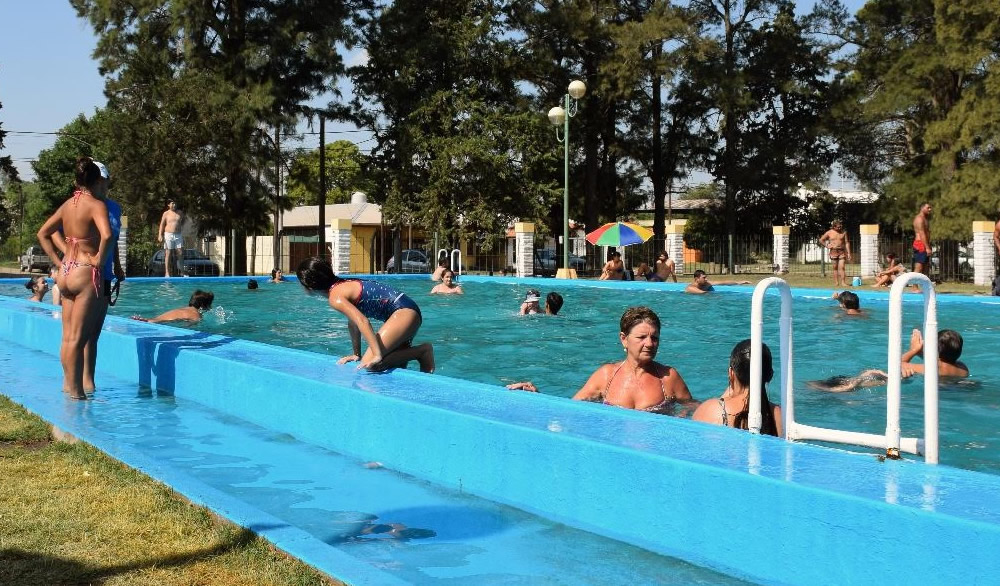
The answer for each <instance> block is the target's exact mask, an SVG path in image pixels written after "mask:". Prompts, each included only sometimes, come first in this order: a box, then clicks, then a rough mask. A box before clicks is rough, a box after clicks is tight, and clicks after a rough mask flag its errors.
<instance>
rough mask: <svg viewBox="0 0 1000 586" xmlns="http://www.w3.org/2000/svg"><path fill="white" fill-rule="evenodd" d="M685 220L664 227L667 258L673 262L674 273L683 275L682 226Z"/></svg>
mask: <svg viewBox="0 0 1000 586" xmlns="http://www.w3.org/2000/svg"><path fill="white" fill-rule="evenodd" d="M685 224H687V220H674V221H673V222H671V223H669V224H667V225H666V226H664V229H665V230H666V237H667V244H666V247H667V256H669V257H670V258H672V259H673V261H674V272H675V273H676V274H678V275H683V274H684V225H685Z"/></svg>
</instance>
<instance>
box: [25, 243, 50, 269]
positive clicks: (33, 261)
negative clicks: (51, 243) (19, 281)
mask: <svg viewBox="0 0 1000 586" xmlns="http://www.w3.org/2000/svg"><path fill="white" fill-rule="evenodd" d="M50 264H52V261H51V260H49V255H47V254H45V251H44V250H42V247H41V246H29V247H28V250H26V251H25V252H24V254H22V255H21V270H22V271H28V272H29V273H30V272H31V271H33V270H35V269H36V268H38V269H42V272H43V273H46V272H48V270H49V265H50Z"/></svg>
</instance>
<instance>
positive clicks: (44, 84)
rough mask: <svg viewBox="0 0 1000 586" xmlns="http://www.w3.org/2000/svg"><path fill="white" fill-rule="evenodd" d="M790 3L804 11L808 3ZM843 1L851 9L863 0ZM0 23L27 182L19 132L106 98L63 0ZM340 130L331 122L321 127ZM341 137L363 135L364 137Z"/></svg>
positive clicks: (27, 139)
mask: <svg viewBox="0 0 1000 586" xmlns="http://www.w3.org/2000/svg"><path fill="white" fill-rule="evenodd" d="M797 3H798V4H799V5H800V9H804V10H808V9H809V8H811V7H812V5H813V3H814V0H797ZM845 4H846V5H847V6H848V8H849V9H851V10H852V11H855V10H857V9H858V8H859V7H860V6H861V5H863V4H864V0H845ZM0 23H2V25H3V26H2V33H0V103H2V104H3V109H0V122H2V123H3V129H4V130H6V131H7V132H8V134H7V138H6V139H5V141H4V145H5V148H4V150H3V151H0V154H2V155H10V156H11V157H12V158H13V159H14V162H15V164H16V165H17V167H18V170H19V171H20V173H21V177H22V178H23V179H27V180H30V179H33V178H34V173H33V172H32V170H31V165H30V161H31V160H32V159H34V158H36V157H37V156H38V153H39V152H40V151H41V150H43V149H46V148H49V147H51V146H52V144H53V143H54V142H55V137H54V136H53V135H51V134H21V133H23V132H42V133H44V132H50V133H51V132H54V131H57V130H59V129H60V128H62V127H63V126H65V125H66V124H67V123H69V122H70V120H72V119H73V118H75V117H76V116H77V115H78V114H85V115H87V116H90V115H92V114H93V113H94V110H95V109H96V108H99V107H102V106H104V105H105V103H106V100H105V98H104V91H103V90H104V80H103V78H101V76H100V75H99V74H98V72H97V62H96V61H94V60H93V58H92V57H91V54H92V53H93V51H94V48H95V47H96V45H97V37H96V36H95V34H94V32H93V29H91V28H90V26H89V25H88V24H87V23H86V22H84V21H83V20H81V19H79V18H77V16H76V12H75V11H74V10H73V8H72V7H71V6H70V4H69V2H68V1H67V0H2V2H0ZM346 128H347V127H342V126H336V125H331V126H330V127H329V128H328V130H330V131H336V130H344V129H346ZM335 138H338V137H337V135H331V136H330V137H328V140H333V139H335ZM342 138H353V139H358V140H363V139H364V138H365V135H353V134H346V135H344V136H343V137H342ZM318 144H319V141H318V138H317V137H315V136H310V137H306V139H305V140H304V142H303V145H304V146H307V147H316V146H318ZM363 150H367V149H364V148H363Z"/></svg>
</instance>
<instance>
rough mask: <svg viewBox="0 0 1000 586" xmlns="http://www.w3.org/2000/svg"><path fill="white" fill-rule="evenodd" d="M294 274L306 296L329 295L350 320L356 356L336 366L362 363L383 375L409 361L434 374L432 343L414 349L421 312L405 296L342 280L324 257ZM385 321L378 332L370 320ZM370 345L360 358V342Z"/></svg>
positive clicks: (371, 284) (311, 260)
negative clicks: (363, 340)
mask: <svg viewBox="0 0 1000 586" xmlns="http://www.w3.org/2000/svg"><path fill="white" fill-rule="evenodd" d="M295 274H296V275H297V276H298V278H299V283H300V284H301V285H302V287H304V288H305V290H306V292H308V293H312V292H314V291H315V292H320V293H323V294H325V295H326V297H327V299H328V301H329V303H330V307H332V308H334V309H336V310H337V311H339V312H340V313H342V314H344V316H345V317H347V328H348V331H349V332H350V334H351V346H352V348H353V350H354V353H353V354H351V355H349V356H344V357H342V358H341V359H340V360H338V361H337V364H345V363H347V362H355V361H358V360H360V361H361V367H362V368H367V369H369V370H375V371H379V370H385V369H387V368H396V367H403V368H405V367H406V365H407V363H409V362H410V361H411V360H416V361H417V362H419V363H420V371H421V372H434V350H433V348H432V346H431V345H430V344H428V343H423V344H419V345H417V346H414V345H413V338H414V336H416V335H417V330H419V329H420V324H421V323H422V322H423V317H422V316H421V314H420V308H419V307H417V304H416V303H414V302H413V300H412V299H410V298H409V297H407V296H406V295H405V294H404V293H402V292H400V291H397V290H395V289H393V288H392V287H389V286H387V285H383V284H382V283H378V282H376V281H368V280H362V279H341V278H340V277H338V276H337V275H335V274H334V272H333V267H332V266H330V262H329V261H327V260H324V259H322V258H320V257H317V256H314V257H312V258H308V259H306V260H304V261H302V263H301V264H300V265H299V267H298V269H297V270H296V271H295ZM373 319H375V320H378V321H381V322H385V323H383V324H382V327H381V328H379V330H378V332H376V331H375V328H373V327H372V324H371V321H370V320H373ZM362 338H364V339H365V341H366V342H368V350H367V351H365V353H364V354H363V355H362V353H361V339H362Z"/></svg>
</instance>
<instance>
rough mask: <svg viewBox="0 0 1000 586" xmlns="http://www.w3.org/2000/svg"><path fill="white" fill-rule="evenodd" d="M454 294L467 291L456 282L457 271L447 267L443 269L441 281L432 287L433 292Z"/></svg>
mask: <svg viewBox="0 0 1000 586" xmlns="http://www.w3.org/2000/svg"><path fill="white" fill-rule="evenodd" d="M438 293H441V294H446V295H447V294H452V295H462V294H464V293H465V291H463V290H462V286H461V285H459V284H458V283H456V282H455V273H454V272H453V271H452V270H451V269H448V268H446V269H445V270H443V271H441V282H440V283H438V284H437V285H434V287H432V288H431V294H438Z"/></svg>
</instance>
